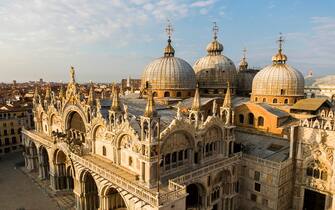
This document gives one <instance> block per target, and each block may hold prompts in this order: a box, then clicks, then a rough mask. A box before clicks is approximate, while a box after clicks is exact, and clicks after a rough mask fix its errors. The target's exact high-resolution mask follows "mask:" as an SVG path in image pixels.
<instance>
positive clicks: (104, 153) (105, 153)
mask: <svg viewBox="0 0 335 210" xmlns="http://www.w3.org/2000/svg"><path fill="white" fill-rule="evenodd" d="M102 155H103V156H106V155H107V152H106V147H105V146H102Z"/></svg>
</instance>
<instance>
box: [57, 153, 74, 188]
mask: <svg viewBox="0 0 335 210" xmlns="http://www.w3.org/2000/svg"><path fill="white" fill-rule="evenodd" d="M66 164H67V157H66V155H65V153H64V152H63V151H61V150H57V151H56V152H55V188H56V190H73V171H72V169H71V166H68V167H67V168H66Z"/></svg>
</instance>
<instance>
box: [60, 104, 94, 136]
mask: <svg viewBox="0 0 335 210" xmlns="http://www.w3.org/2000/svg"><path fill="white" fill-rule="evenodd" d="M74 112H76V113H78V114H79V115H80V117H81V119H82V120H83V123H84V125H85V130H86V132H87V131H88V130H89V128H88V126H87V117H86V115H85V112H84V111H83V110H82V108H80V107H78V106H76V105H67V106H66V107H65V108H64V112H63V116H62V121H63V125H64V128H65V130H67V129H68V126H69V125H68V121H69V117H70V115H71V114H72V113H74Z"/></svg>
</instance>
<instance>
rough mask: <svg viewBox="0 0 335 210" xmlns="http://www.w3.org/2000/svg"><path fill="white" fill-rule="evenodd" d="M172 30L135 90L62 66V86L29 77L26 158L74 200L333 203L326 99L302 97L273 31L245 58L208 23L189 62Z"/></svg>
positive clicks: (163, 205)
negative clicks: (229, 52) (206, 37)
mask: <svg viewBox="0 0 335 210" xmlns="http://www.w3.org/2000/svg"><path fill="white" fill-rule="evenodd" d="M171 32H172V29H171V26H170V25H169V26H168V27H167V33H168V42H167V46H166V47H165V49H164V52H163V56H162V57H160V58H157V59H155V60H153V61H152V62H150V63H149V64H148V65H147V66H146V67H145V69H144V71H143V74H142V78H141V80H142V81H141V88H140V91H137V92H136V91H135V92H128V93H127V94H126V93H124V90H122V89H121V88H120V87H119V86H117V85H113V86H112V88H111V89H112V91H111V95H110V96H99V97H98V96H97V95H96V94H95V91H94V85H93V84H91V85H90V86H89V88H88V89H89V90H88V91H87V92H85V91H82V88H81V86H82V85H80V84H78V83H77V82H76V76H77V75H76V74H75V73H76V72H75V69H74V68H73V67H71V69H70V78H69V82H68V84H67V87H66V89H65V88H64V90H63V88H61V89H59V90H51V89H50V88H48V89H47V90H46V91H45V92H43V93H42V92H41V91H39V88H38V87H36V90H35V94H34V108H33V113H34V121H35V125H36V129H35V130H23V131H22V132H23V141H24V158H25V167H26V168H27V169H28V170H31V171H38V173H39V178H40V179H44V180H49V183H50V186H51V188H52V189H53V190H54V191H56V192H62V191H64V192H69V193H71V194H72V195H73V197H74V200H75V206H74V209H77V210H96V209H99V210H111V209H117V210H124V209H130V210H140V209H143V210H154V209H160V210H173V209H174V210H183V209H188V210H221V209H222V210H237V209H241V210H289V209H292V210H319V209H320V210H331V209H335V200H333V199H335V197H334V195H335V174H334V173H333V170H332V169H333V168H334V167H335V162H334V160H333V156H334V144H335V124H334V120H335V110H334V106H333V104H332V103H331V102H330V101H329V100H328V99H325V98H306V97H305V95H304V77H303V75H302V74H301V73H300V71H299V70H297V69H295V68H294V67H292V66H290V65H289V62H288V56H286V55H285V54H284V49H283V46H282V43H283V39H282V37H280V38H279V40H278V44H279V46H278V50H277V52H275V55H274V56H272V62H270V58H271V55H269V65H268V66H266V67H264V68H263V69H261V70H254V69H251V68H249V67H248V63H247V58H246V54H245V53H244V56H243V57H242V59H241V61H240V63H239V65H238V67H236V66H235V64H234V62H233V61H232V60H231V59H230V58H228V57H227V56H226V55H225V54H224V47H223V44H221V43H220V42H219V37H218V28H217V26H216V25H214V27H213V38H212V41H211V42H210V43H209V44H208V45H207V47H206V50H207V52H205V51H204V55H205V56H204V57H202V58H199V59H198V60H197V61H196V62H195V63H194V65H193V67H192V66H191V65H190V64H189V63H188V62H187V61H185V60H183V59H182V58H178V57H176V56H175V54H176V52H175V49H174V48H173V42H172V39H171ZM77 73H78V76H79V77H80V71H77Z"/></svg>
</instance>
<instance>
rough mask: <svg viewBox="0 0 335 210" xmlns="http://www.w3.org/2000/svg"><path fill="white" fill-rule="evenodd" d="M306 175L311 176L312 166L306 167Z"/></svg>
mask: <svg viewBox="0 0 335 210" xmlns="http://www.w3.org/2000/svg"><path fill="white" fill-rule="evenodd" d="M306 175H307V176H313V168H311V167H308V168H307V171H306Z"/></svg>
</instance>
